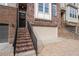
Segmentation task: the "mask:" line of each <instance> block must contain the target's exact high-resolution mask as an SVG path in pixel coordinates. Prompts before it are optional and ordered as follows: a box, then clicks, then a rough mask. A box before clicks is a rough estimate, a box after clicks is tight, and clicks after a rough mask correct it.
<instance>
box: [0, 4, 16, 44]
mask: <svg viewBox="0 0 79 59" xmlns="http://www.w3.org/2000/svg"><path fill="white" fill-rule="evenodd" d="M0 23H3V24H8V25H9V30H8V34H9V35H8V41H9V43H12V42H13V39H14V34H15V28H16V8H13V7H8V6H2V5H0Z"/></svg>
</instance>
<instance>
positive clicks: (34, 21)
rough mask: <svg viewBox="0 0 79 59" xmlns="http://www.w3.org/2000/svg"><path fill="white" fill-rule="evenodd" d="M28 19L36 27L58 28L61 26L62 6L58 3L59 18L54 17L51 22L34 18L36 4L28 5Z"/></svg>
mask: <svg viewBox="0 0 79 59" xmlns="http://www.w3.org/2000/svg"><path fill="white" fill-rule="evenodd" d="M26 19H27V20H29V21H30V22H31V24H33V25H36V26H57V25H59V24H60V5H59V4H58V3H57V16H55V17H52V20H51V21H47V20H42V19H37V18H34V4H33V3H30V4H27V16H26Z"/></svg>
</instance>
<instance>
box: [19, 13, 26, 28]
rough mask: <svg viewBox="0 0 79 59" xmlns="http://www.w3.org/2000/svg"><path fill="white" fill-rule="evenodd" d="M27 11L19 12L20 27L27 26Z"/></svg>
mask: <svg viewBox="0 0 79 59" xmlns="http://www.w3.org/2000/svg"><path fill="white" fill-rule="evenodd" d="M25 16H26V13H22V12H19V27H25V26H26V17H25Z"/></svg>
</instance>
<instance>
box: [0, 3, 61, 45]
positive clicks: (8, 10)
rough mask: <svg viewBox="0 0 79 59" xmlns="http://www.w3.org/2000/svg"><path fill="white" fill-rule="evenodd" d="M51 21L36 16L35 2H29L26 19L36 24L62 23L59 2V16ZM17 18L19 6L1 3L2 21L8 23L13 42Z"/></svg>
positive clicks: (0, 15) (10, 39) (10, 38)
mask: <svg viewBox="0 0 79 59" xmlns="http://www.w3.org/2000/svg"><path fill="white" fill-rule="evenodd" d="M51 19H52V20H51V21H49V20H48V21H46V20H42V19H38V18H34V3H27V12H26V20H28V21H29V22H30V23H31V24H32V25H35V26H54V27H56V26H58V25H59V24H60V6H59V4H58V3H57V16H55V17H52V18H51ZM16 20H17V8H16V7H8V6H2V5H0V23H3V24H8V25H9V26H8V27H9V30H8V34H9V35H8V41H9V43H13V40H14V35H15V29H16Z"/></svg>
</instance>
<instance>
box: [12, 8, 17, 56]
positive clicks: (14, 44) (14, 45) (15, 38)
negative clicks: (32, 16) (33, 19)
mask: <svg viewBox="0 0 79 59" xmlns="http://www.w3.org/2000/svg"><path fill="white" fill-rule="evenodd" d="M17 32H18V9H17V20H16V30H15V37H14V42H13V47H14V56H15V52H16V40H17Z"/></svg>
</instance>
